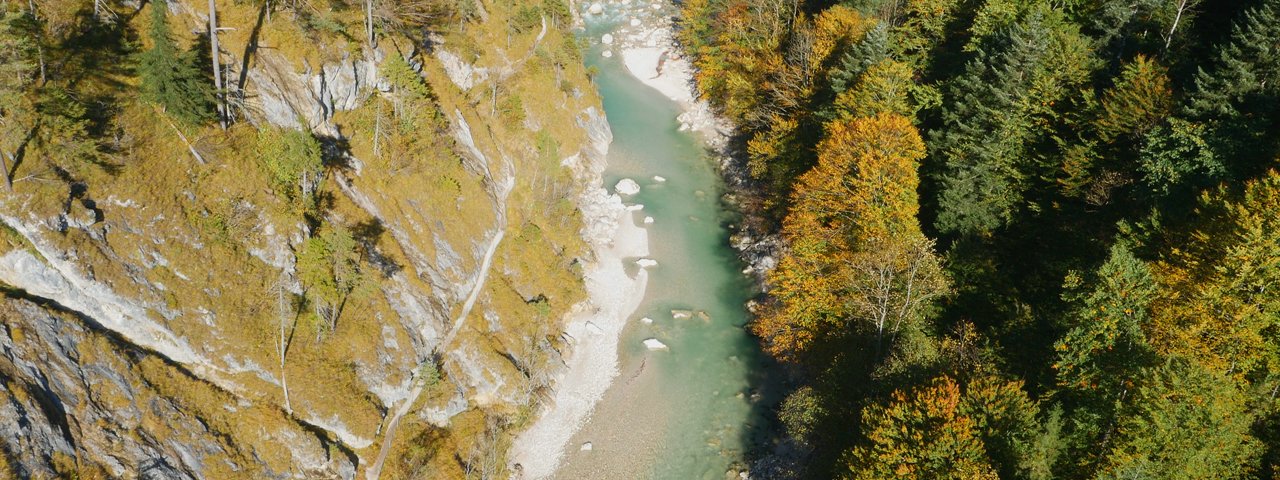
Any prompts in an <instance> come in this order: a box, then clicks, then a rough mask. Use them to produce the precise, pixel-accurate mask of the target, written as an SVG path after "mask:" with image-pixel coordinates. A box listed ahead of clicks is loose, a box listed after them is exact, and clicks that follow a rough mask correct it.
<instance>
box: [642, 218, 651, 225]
mask: <svg viewBox="0 0 1280 480" xmlns="http://www.w3.org/2000/svg"><path fill="white" fill-rule="evenodd" d="M644 224H645V225H652V224H653V217H644Z"/></svg>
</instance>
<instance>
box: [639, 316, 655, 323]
mask: <svg viewBox="0 0 1280 480" xmlns="http://www.w3.org/2000/svg"><path fill="white" fill-rule="evenodd" d="M640 323H643V324H645V325H648V324H651V323H653V319H652V318H649V317H644V318H641V319H640Z"/></svg>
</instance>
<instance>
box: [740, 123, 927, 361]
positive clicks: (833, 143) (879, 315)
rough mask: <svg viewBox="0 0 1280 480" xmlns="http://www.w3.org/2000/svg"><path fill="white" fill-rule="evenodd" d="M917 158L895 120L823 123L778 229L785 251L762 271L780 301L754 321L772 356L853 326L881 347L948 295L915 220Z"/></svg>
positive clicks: (911, 138)
mask: <svg viewBox="0 0 1280 480" xmlns="http://www.w3.org/2000/svg"><path fill="white" fill-rule="evenodd" d="M923 156H924V145H923V143H922V142H921V140H920V136H919V135H918V134H917V133H916V131H915V128H914V127H913V126H911V123H910V122H909V121H907V120H906V119H905V118H903V117H901V116H898V115H894V114H881V115H877V116H875V117H867V118H856V119H853V120H849V121H839V122H836V123H834V124H832V125H830V126H829V127H828V138H827V140H826V141H824V142H823V143H822V144H821V145H820V146H819V157H818V165H817V166H815V167H814V168H813V170H811V171H809V172H808V173H806V174H805V175H803V176H801V178H800V179H799V180H798V181H797V186H796V190H795V193H794V194H793V199H792V201H793V204H794V206H793V208H792V212H791V213H790V214H789V215H788V216H787V219H786V220H785V223H784V226H783V229H784V233H785V234H786V235H787V236H788V238H790V239H791V249H790V250H789V251H788V253H787V254H786V255H784V257H783V258H782V260H781V262H780V264H779V266H778V267H777V268H776V269H775V270H774V272H772V273H771V275H770V281H771V283H773V284H774V296H775V298H777V299H778V304H777V306H776V307H775V308H774V309H772V310H771V311H770V312H769V313H767V314H765V315H763V316H762V317H761V318H760V319H759V320H758V321H757V322H756V323H755V331H756V332H757V334H759V335H761V336H762V337H764V338H765V339H766V341H767V344H766V345H767V346H766V348H767V349H768V350H769V351H770V352H771V353H773V354H775V355H778V356H779V357H782V358H788V359H794V358H796V357H795V356H796V355H798V354H801V353H803V351H804V350H806V349H807V348H808V347H809V346H810V345H811V344H812V342H813V341H814V340H815V339H817V338H819V337H821V336H823V335H825V334H827V333H831V332H835V333H837V334H838V335H842V334H844V333H847V330H848V329H851V328H852V329H862V330H864V331H868V332H872V333H873V335H874V337H875V339H876V343H877V344H880V343H881V342H882V341H883V340H884V338H885V336H886V335H889V336H892V335H893V334H894V333H896V332H897V331H898V330H899V329H901V328H903V326H904V325H905V324H910V323H918V322H920V321H921V320H922V318H923V313H924V311H925V310H926V307H927V306H928V305H929V303H930V302H931V301H932V300H933V299H935V298H936V297H938V296H940V295H942V294H944V293H945V292H946V291H947V282H946V279H945V277H944V276H943V274H942V270H941V265H940V264H939V262H938V260H937V258H936V257H935V256H934V254H933V244H932V242H930V241H929V240H928V239H926V238H924V236H923V234H921V233H920V230H919V223H918V222H917V220H916V219H915V214H916V211H917V210H918V208H919V207H918V202H917V197H916V185H918V182H919V181H918V177H917V174H916V168H918V164H917V162H918V161H919V159H920V158H922V157H923Z"/></svg>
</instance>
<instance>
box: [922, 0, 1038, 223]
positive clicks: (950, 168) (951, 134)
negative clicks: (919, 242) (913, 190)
mask: <svg viewBox="0 0 1280 480" xmlns="http://www.w3.org/2000/svg"><path fill="white" fill-rule="evenodd" d="M991 40H992V41H988V42H983V43H984V45H983V46H981V47H980V48H979V51H978V52H977V56H976V58H974V59H973V60H972V61H970V62H969V64H968V65H967V66H966V68H965V72H964V74H963V75H961V76H960V77H959V78H957V79H956V80H954V82H953V83H952V84H951V88H950V92H949V97H950V98H949V99H948V100H950V106H949V107H947V108H945V109H944V111H943V112H942V117H943V122H944V125H943V128H942V129H941V130H937V131H935V132H934V133H935V135H934V136H933V139H932V140H933V141H931V142H930V146H931V147H932V150H933V152H932V155H934V156H936V157H937V158H939V159H940V160H942V161H943V162H945V172H944V173H943V175H942V178H941V180H942V192H941V198H940V199H939V209H940V211H939V213H938V219H937V227H938V228H939V229H940V230H942V231H945V232H954V233H982V232H990V231H991V230H994V229H996V228H998V227H999V226H1001V225H1003V224H1004V223H1005V222H1007V221H1008V220H1009V219H1010V218H1011V217H1012V216H1013V212H1014V211H1015V210H1016V209H1017V208H1018V204H1019V203H1020V202H1021V198H1022V191H1023V189H1024V179H1025V178H1024V177H1025V175H1024V171H1025V169H1024V168H1023V165H1021V164H1022V163H1023V160H1024V158H1025V155H1026V145H1027V141H1028V140H1029V137H1030V136H1031V133H1032V118H1030V115H1029V113H1030V106H1029V103H1030V102H1032V101H1038V99H1033V98H1030V96H1029V93H1030V91H1031V89H1032V86H1033V83H1034V82H1036V81H1037V78H1038V77H1040V76H1041V75H1042V73H1041V72H1042V71H1043V70H1044V68H1043V67H1042V66H1041V65H1040V64H1041V62H1042V60H1043V59H1044V58H1045V56H1046V54H1047V51H1048V49H1049V47H1050V44H1051V40H1050V38H1049V33H1048V32H1047V31H1046V29H1045V28H1044V26H1043V24H1042V23H1041V21H1040V18H1039V15H1032V16H1030V18H1028V21H1026V22H1020V24H1017V25H1014V26H1012V27H1010V28H1008V29H1006V30H1003V31H1002V32H1001V33H999V34H997V35H996V36H995V38H993V39H991Z"/></svg>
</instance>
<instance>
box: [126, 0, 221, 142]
mask: <svg viewBox="0 0 1280 480" xmlns="http://www.w3.org/2000/svg"><path fill="white" fill-rule="evenodd" d="M167 11H168V7H167V6H166V4H165V2H164V0H157V1H156V2H154V3H152V4H151V29H150V31H149V32H148V36H149V37H150V38H151V49H150V50H147V51H146V52H143V53H142V55H141V56H140V57H139V59H138V60H139V61H138V76H139V77H141V79H142V86H141V90H142V91H141V93H142V99H143V100H145V101H148V102H152V103H155V104H157V105H160V106H161V107H164V109H165V111H166V112H168V113H169V114H170V115H172V116H173V117H174V118H177V119H179V120H181V121H183V122H185V123H188V124H201V123H205V122H209V121H212V120H213V119H214V110H213V108H214V94H213V86H212V85H210V84H209V83H208V82H207V81H206V80H205V78H204V76H203V75H202V74H201V70H200V68H199V66H197V65H196V62H195V60H196V59H195V58H194V56H192V55H187V54H184V53H183V52H181V51H179V49H178V45H177V44H176V43H175V42H174V41H173V37H172V35H171V34H170V32H169V20H168V16H167Z"/></svg>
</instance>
